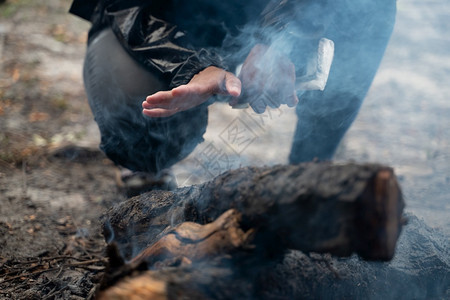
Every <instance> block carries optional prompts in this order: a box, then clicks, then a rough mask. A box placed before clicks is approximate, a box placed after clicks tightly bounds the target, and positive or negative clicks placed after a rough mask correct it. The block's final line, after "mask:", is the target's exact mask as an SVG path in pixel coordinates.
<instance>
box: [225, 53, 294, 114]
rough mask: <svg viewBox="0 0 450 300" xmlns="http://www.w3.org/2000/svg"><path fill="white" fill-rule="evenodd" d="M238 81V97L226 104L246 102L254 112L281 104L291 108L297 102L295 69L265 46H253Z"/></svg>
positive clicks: (289, 62) (284, 58)
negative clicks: (239, 92)
mask: <svg viewBox="0 0 450 300" xmlns="http://www.w3.org/2000/svg"><path fill="white" fill-rule="evenodd" d="M239 78H240V79H241V82H242V95H241V96H240V97H239V98H235V99H233V100H232V101H231V102H230V105H231V106H233V105H235V104H237V103H238V102H240V101H242V100H243V101H244V102H248V103H249V104H250V106H251V107H252V108H253V110H254V111H255V112H256V113H263V112H264V111H265V110H266V107H267V106H269V107H272V108H277V107H279V106H280V105H281V104H287V105H288V106H289V107H294V106H295V105H296V104H297V103H298V98H297V94H296V91H295V66H294V64H293V63H292V62H291V61H290V60H289V59H288V58H287V57H286V56H284V55H282V54H280V53H278V52H276V51H275V50H273V49H270V48H269V47H268V46H265V45H260V44H258V45H256V46H255V47H253V49H252V50H251V51H250V54H249V55H248V56H247V58H246V60H245V62H244V64H243V65H242V69H241V72H240V74H239Z"/></svg>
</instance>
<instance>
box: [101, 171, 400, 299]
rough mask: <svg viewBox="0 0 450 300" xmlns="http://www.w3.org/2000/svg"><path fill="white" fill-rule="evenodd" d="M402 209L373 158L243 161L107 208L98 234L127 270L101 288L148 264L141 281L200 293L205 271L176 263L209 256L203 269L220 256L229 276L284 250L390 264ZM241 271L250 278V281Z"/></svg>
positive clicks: (393, 185) (390, 176)
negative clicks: (210, 176) (206, 178)
mask: <svg viewBox="0 0 450 300" xmlns="http://www.w3.org/2000/svg"><path fill="white" fill-rule="evenodd" d="M403 207H404V203H403V199H402V196H401V192H400V188H399V186H398V183H397V181H396V178H395V175H394V173H393V171H392V169H391V168H389V167H385V166H381V165H376V164H365V165H358V164H345V165H344V164H332V163H328V162H326V163H308V164H301V165H294V166H275V167H263V168H255V167H248V168H242V169H238V170H233V171H229V172H226V173H224V174H223V175H221V176H218V177H217V178H215V179H214V180H212V181H210V182H207V183H205V184H202V185H197V186H191V187H186V188H180V189H178V190H176V191H173V192H169V191H153V192H149V193H146V194H143V195H140V196H138V197H134V198H131V199H129V200H128V201H126V202H124V203H122V204H120V205H118V206H116V207H114V208H112V209H111V210H110V211H109V212H108V213H107V214H106V217H107V220H108V221H107V222H105V228H104V231H105V237H106V239H107V240H110V241H114V243H116V244H117V245H118V247H119V248H120V251H121V253H120V255H119V256H121V259H122V260H123V261H128V263H123V262H122V263H119V264H116V266H115V267H116V269H117V268H118V269H120V268H122V269H123V268H124V266H125V269H126V270H127V271H126V272H118V273H117V272H116V275H111V274H113V273H114V272H110V278H107V281H109V284H108V283H107V284H106V285H110V284H111V282H115V281H116V280H117V277H120V276H123V275H124V274H125V275H127V274H131V273H132V271H133V270H138V269H141V270H142V269H153V271H147V272H151V273H148V274H147V273H146V274H147V275H143V276H144V277H140V279H139V280H140V281H139V282H142V278H150V279H149V280H151V281H155V280H156V281H158V282H159V281H161V280H162V282H165V285H164V286H167V284H168V282H167V278H166V277H167V276H168V275H167V273H168V272H169V273H170V272H172V273H171V275H170V276H169V277H171V278H172V279H171V281H170V282H172V283H173V282H177V283H176V284H175V283H173V284H171V285H170V286H171V287H172V288H173V286H174V285H175V286H180V287H189V289H190V290H192V289H193V290H192V292H199V291H197V290H196V288H194V287H195V286H197V285H198V284H200V283H199V282H198V280H200V277H202V276H204V275H201V274H198V273H196V271H195V269H189V271H186V270H184V269H182V268H183V267H185V266H191V265H193V264H197V263H203V262H204V261H205V260H209V262H210V263H209V264H208V266H209V267H208V268H206V269H208V272H209V271H211V268H213V269H214V270H217V269H220V270H223V268H224V269H225V270H228V271H229V272H230V268H229V266H228V267H224V265H223V263H221V262H220V261H221V259H223V258H227V259H228V260H230V259H231V261H233V263H231V264H232V265H233V266H234V268H232V269H233V271H232V272H233V273H239V274H241V275H242V274H243V273H246V274H247V272H249V273H252V272H253V273H257V268H258V267H256V266H257V265H260V264H261V262H265V263H264V264H263V265H267V263H266V262H268V261H276V260H277V259H280V258H281V257H282V256H283V254H284V253H285V251H286V250H288V249H297V250H301V251H303V252H306V253H309V252H318V253H331V254H334V255H338V256H349V255H351V254H352V253H357V254H359V255H360V256H361V257H362V258H364V259H369V260H390V259H391V258H392V257H393V255H394V251H395V245H396V241H397V238H398V236H399V234H400V230H401V226H402V211H403ZM215 258H219V259H218V260H217V259H216V260H215ZM255 262H259V263H256V264H255ZM227 264H229V262H228V263H227ZM167 266H177V267H178V268H177V269H176V270H174V269H170V271H168V270H167V269H166V267H167ZM236 268H237V269H238V270H239V271H236V270H235V269H236ZM244 269H245V270H247V271H245V272H244V271H243V270H244ZM155 270H156V271H155ZM250 270H251V271H250ZM203 271H205V269H204V270H203ZM161 272H163V273H161ZM179 272H181V273H179ZM183 272H188V273H189V276H186V274H185V275H182V273H183ZM213 273H214V272H213ZM219 273H220V272H219ZM117 274H122V275H117ZM163 274H165V275H163ZM174 274H176V275H174ZM235 275H236V274H235ZM173 276H175V278H178V279H176V280H175V281H174V279H173ZM177 276H181V277H177ZM242 276H243V277H242V278H245V280H243V282H247V284H248V282H249V280H250V279H249V278H253V277H252V276H248V274H247V275H242ZM113 277H115V278H113ZM213 277H214V276H213ZM219 277H220V276H219ZM225 277H227V276H225ZM238 277H239V276H238ZM220 278H221V280H222V281H226V280H225V279H224V277H223V276H221V277H220ZM242 278H241V279H242ZM241 281H242V280H241ZM250 282H251V283H250V285H252V284H253V281H252V280H250ZM233 283H236V282H235V280H234V281H233ZM139 284H140V283H139ZM139 284H138V285H139ZM215 284H217V283H215ZM129 287H130V286H129ZM166 296H167V295H166ZM169 298H170V297H169ZM143 299H144V298H143ZM148 299H150V298H148Z"/></svg>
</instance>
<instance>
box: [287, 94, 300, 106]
mask: <svg viewBox="0 0 450 300" xmlns="http://www.w3.org/2000/svg"><path fill="white" fill-rule="evenodd" d="M286 104H287V106H289V107H295V106H296V105H297V104H298V97H297V93H295V92H294V94H293V95H292V97H289V98H288V101H287V102H286Z"/></svg>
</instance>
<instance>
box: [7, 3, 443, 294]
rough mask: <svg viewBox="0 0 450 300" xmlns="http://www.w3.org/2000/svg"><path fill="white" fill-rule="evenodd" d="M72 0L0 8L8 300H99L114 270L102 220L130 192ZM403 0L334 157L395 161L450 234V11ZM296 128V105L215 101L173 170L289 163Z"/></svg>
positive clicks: (212, 171) (199, 173) (410, 193)
mask: <svg viewBox="0 0 450 300" xmlns="http://www.w3.org/2000/svg"><path fill="white" fill-rule="evenodd" d="M70 2H71V1H70V0H46V1H45V2H44V1H31V0H7V1H6V2H5V3H2V4H0V128H1V131H0V203H1V205H0V299H33V298H34V299H84V298H88V297H90V295H92V293H93V291H94V287H95V285H96V284H97V283H98V281H99V278H100V277H101V274H102V271H103V266H104V258H103V248H104V240H103V237H102V235H101V231H100V226H99V224H100V216H101V214H102V212H103V211H104V210H105V209H106V208H108V207H110V206H111V205H113V204H114V203H117V202H119V201H123V200H124V196H123V195H122V193H121V192H120V191H119V190H118V188H117V186H116V175H117V172H118V170H117V168H116V167H115V166H114V165H113V164H112V163H111V162H110V161H109V160H108V159H106V158H105V157H104V156H103V154H102V153H101V152H100V151H99V150H98V149H97V145H98V141H99V135H98V131H97V128H96V125H95V122H94V121H93V119H92V115H91V113H90V110H89V107H88V105H87V101H86V97H85V94H84V90H83V84H82V76H81V73H82V62H83V55H84V51H85V42H86V38H87V30H88V28H89V24H88V23H87V22H85V21H83V20H81V19H79V18H77V17H75V16H71V15H69V14H68V13H67V11H68V8H69V6H70ZM398 7H399V14H398V19H397V25H396V29H395V31H394V35H393V38H392V41H391V44H390V46H389V47H388V50H387V53H386V57H385V59H384V61H383V64H382V66H381V69H380V71H379V73H378V75H377V77H376V80H375V82H374V85H373V87H372V88H371V90H370V92H369V95H368V97H367V99H366V101H365V103H364V105H363V108H362V110H361V113H360V115H359V117H358V119H357V120H356V122H355V124H354V126H353V127H352V129H351V130H350V131H349V133H348V134H347V136H346V138H345V139H344V141H343V143H342V145H341V146H340V148H339V151H338V154H337V159H338V160H342V161H347V160H350V159H352V160H356V161H364V162H366V161H370V162H381V163H385V164H389V165H392V166H393V167H394V169H395V171H396V173H397V175H398V176H399V179H400V182H401V184H402V188H403V192H404V194H405V196H406V202H407V205H408V206H407V209H408V210H409V212H411V213H414V214H415V215H417V216H419V217H420V218H423V219H424V220H425V221H426V223H427V224H429V225H430V226H432V227H434V228H436V229H437V230H441V231H443V232H444V233H445V234H446V235H448V234H449V233H450V223H449V220H450V218H448V215H449V210H450V207H449V201H448V195H449V194H450V187H449V186H450V173H449V172H450V171H449V170H450V130H449V129H450V123H449V122H450V121H449V118H448V115H449V114H450V106H449V102H448V99H447V97H448V95H449V94H450V93H449V92H450V90H449V86H448V85H447V86H446V85H444V84H443V83H445V82H448V81H449V74H450V53H449V48H448V42H449V40H448V34H446V32H448V29H449V28H448V27H449V25H448V22H447V21H446V20H447V19H448V13H449V11H450V6H449V5H448V4H447V3H446V2H445V0H435V1H432V2H427V3H426V4H423V3H421V1H418V0H403V1H400V0H399V1H398ZM294 124H295V114H294V112H293V110H292V109H288V108H283V109H279V110H271V111H268V112H266V113H265V114H264V115H260V116H256V115H254V114H253V113H251V111H250V110H231V109H229V108H228V107H224V106H221V105H215V106H213V107H211V111H210V126H209V128H208V131H207V133H206V135H205V142H204V143H203V144H201V145H200V146H199V147H198V148H197V149H196V150H195V151H194V153H192V155H190V156H189V157H188V158H187V159H186V160H184V161H183V162H181V163H180V164H179V165H177V166H176V167H175V168H174V170H173V171H174V173H175V175H176V177H177V181H178V184H179V185H180V186H182V185H187V184H192V183H196V182H200V181H204V180H205V179H207V178H210V177H211V176H215V175H218V174H219V173H220V172H222V171H225V170H226V169H228V168H235V167H238V166H240V165H248V164H256V165H261V164H266V165H271V164H275V163H285V162H286V158H287V155H288V153H289V145H290V142H291V138H292V132H293V128H294V127H293V126H294ZM230 129H235V130H239V131H241V132H245V134H246V135H244V136H240V137H237V136H234V137H233V136H230ZM267 145H270V147H269V146H267ZM261 149H264V151H261Z"/></svg>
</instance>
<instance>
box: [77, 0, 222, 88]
mask: <svg viewBox="0 0 450 300" xmlns="http://www.w3.org/2000/svg"><path fill="white" fill-rule="evenodd" d="M96 2H99V4H98V5H97V4H96ZM172 2H173V1H167V0H166V1H156V0H155V1H144V0H141V1H139V0H115V1H114V0H97V1H95V0H91V1H89V0H75V1H74V2H73V4H72V8H71V10H70V12H71V13H74V14H76V15H78V16H80V17H82V18H85V19H87V20H90V21H91V22H93V29H91V32H90V36H92V35H93V32H92V31H95V30H97V31H98V30H99V29H101V28H103V27H104V26H109V27H111V28H112V30H113V31H114V33H115V34H116V36H117V37H118V39H119V41H120V42H121V44H122V45H123V46H124V47H125V49H126V50H127V51H128V52H129V53H130V55H132V56H133V57H134V58H135V59H137V60H138V61H139V62H140V63H142V64H143V65H144V66H145V67H147V68H150V69H151V70H153V71H157V72H160V73H161V74H162V76H163V77H164V78H165V79H166V80H167V81H168V82H169V87H170V88H173V87H176V86H179V85H182V84H186V83H188V82H189V81H190V80H191V78H192V77H193V76H194V75H195V74H197V73H199V72H200V71H201V70H203V69H205V68H206V67H208V66H217V67H220V68H223V69H228V68H227V66H226V64H225V63H224V61H223V59H222V58H221V56H220V55H219V54H218V53H219V52H220V50H218V48H217V47H213V46H211V47H208V45H201V46H200V47H199V46H198V45H195V43H192V39H194V38H195V37H192V36H189V34H190V33H189V28H180V26H178V24H175V22H171V21H173V20H170V19H171V18H170V15H169V14H170V11H171V10H172V8H171V5H172V6H173V3H172ZM166 17H167V18H166ZM187 17H189V16H187ZM199 25H201V24H199Z"/></svg>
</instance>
